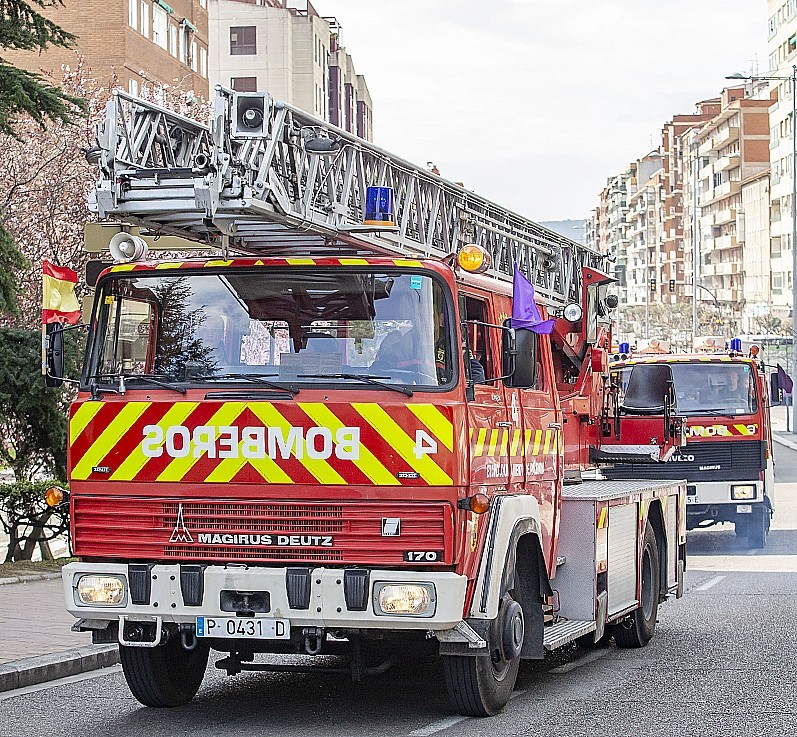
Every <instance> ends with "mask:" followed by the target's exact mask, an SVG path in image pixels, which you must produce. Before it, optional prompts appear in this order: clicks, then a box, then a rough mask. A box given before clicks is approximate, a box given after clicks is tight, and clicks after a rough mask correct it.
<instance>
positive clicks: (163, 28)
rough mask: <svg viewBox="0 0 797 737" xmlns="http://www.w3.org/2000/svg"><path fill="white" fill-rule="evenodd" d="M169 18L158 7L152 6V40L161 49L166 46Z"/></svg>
mask: <svg viewBox="0 0 797 737" xmlns="http://www.w3.org/2000/svg"><path fill="white" fill-rule="evenodd" d="M168 28H169V17H168V15H166V11H165V10H164V9H163V8H161V7H160V6H159V5H153V6H152V40H153V41H154V42H155V43H156V44H158V46H160V47H161V48H162V49H165V48H166V47H167V45H168Z"/></svg>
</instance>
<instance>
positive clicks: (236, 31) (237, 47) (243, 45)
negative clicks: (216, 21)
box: [230, 26, 257, 56]
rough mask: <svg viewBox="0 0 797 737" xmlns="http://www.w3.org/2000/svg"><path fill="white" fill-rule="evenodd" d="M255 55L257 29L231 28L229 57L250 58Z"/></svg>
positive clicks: (250, 27) (249, 27) (248, 27)
mask: <svg viewBox="0 0 797 737" xmlns="http://www.w3.org/2000/svg"><path fill="white" fill-rule="evenodd" d="M256 53H257V28H256V27H255V26H232V27H231V28H230V55H231V56H252V55H254V54H256Z"/></svg>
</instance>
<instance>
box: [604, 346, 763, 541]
mask: <svg viewBox="0 0 797 737" xmlns="http://www.w3.org/2000/svg"><path fill="white" fill-rule="evenodd" d="M635 366H659V367H661V368H662V369H663V370H664V371H665V372H666V377H667V381H668V382H669V383H670V384H671V386H672V403H671V406H670V407H669V412H670V413H671V414H672V416H673V417H676V418H680V419H681V420H682V422H683V423H684V433H685V444H684V445H683V446H682V447H680V448H677V449H676V450H675V452H673V453H672V454H671V456H670V457H669V462H668V463H666V464H663V465H655V466H644V467H643V466H642V465H638V464H635V463H630V464H623V465H617V466H615V467H613V468H607V469H606V470H605V474H606V475H607V476H608V477H609V478H631V477H633V476H634V475H636V474H638V473H641V472H643V470H646V472H647V473H648V477H649V478H654V479H655V478H669V477H671V476H675V477H685V478H686V479H687V481H688V486H687V529H692V528H697V527H710V526H712V525H715V524H718V523H722V522H732V523H734V525H735V527H736V534H737V535H740V536H742V537H744V538H745V539H746V541H747V543H748V545H749V547H751V548H762V547H764V545H765V543H766V538H767V534H768V532H769V525H770V520H771V518H772V514H773V511H774V492H775V479H774V469H773V458H772V432H771V427H770V422H769V396H768V393H767V383H766V376H765V373H764V370H763V364H761V363H760V362H759V361H757V360H756V359H755V358H745V357H743V356H740V355H738V353H731V354H730V355H729V354H727V353H726V354H724V355H723V354H713V355H705V354H695V355H665V356H657V357H655V358H653V357H645V358H636V359H631V360H627V361H621V362H618V363H614V364H612V374H613V377H614V382H615V384H616V385H617V389H618V391H619V393H620V401H619V403H618V406H619V407H622V406H623V402H624V401H625V400H624V397H625V396H626V394H627V388H628V380H629V377H630V376H631V372H632V370H634V367H635ZM639 419H640V418H634V420H631V419H630V418H629V420H628V421H627V424H626V426H625V427H626V428H628V429H627V431H626V436H625V437H626V439H628V438H632V436H633V435H634V434H641V435H642V436H645V437H647V429H646V428H643V427H641V426H640V425H639V424H637V425H636V426H634V422H637V423H638V422H639ZM647 419H648V421H649V422H650V421H653V422H655V421H656V420H655V419H653V418H650V417H649V416H648V418H647ZM632 439H633V438H632ZM636 439H637V440H639V441H642V440H644V438H636Z"/></svg>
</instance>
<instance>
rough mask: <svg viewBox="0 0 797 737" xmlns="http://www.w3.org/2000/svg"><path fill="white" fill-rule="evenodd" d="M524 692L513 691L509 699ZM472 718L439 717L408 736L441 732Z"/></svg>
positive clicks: (422, 736)
mask: <svg viewBox="0 0 797 737" xmlns="http://www.w3.org/2000/svg"><path fill="white" fill-rule="evenodd" d="M524 693H526V691H525V689H518V690H517V691H513V692H512V695H511V696H510V697H509V700H510V701H512V699H516V698H517V697H518V696H522V695H523V694H524ZM472 718H473V717H448V719H441V720H440V721H439V722H432V723H431V724H427V725H426V726H425V727H420V728H419V729H416V730H415V731H414V732H410V734H409V737H429V735H431V734H435V733H436V732H442V731H443V730H444V729H448V728H449V727H453V726H454V725H455V724H459V723H460V722H464V721H467V720H468V719H472Z"/></svg>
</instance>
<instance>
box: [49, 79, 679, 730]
mask: <svg viewBox="0 0 797 737" xmlns="http://www.w3.org/2000/svg"><path fill="white" fill-rule="evenodd" d="M97 150H98V158H99V171H100V177H99V181H98V184H97V186H96V189H95V190H94V192H93V194H92V197H91V205H92V206H93V207H94V208H95V209H96V211H97V212H98V214H99V216H100V218H101V220H102V221H104V222H106V223H107V222H109V221H110V222H112V223H115V224H114V225H102V226H99V229H100V230H104V232H105V233H106V235H105V237H104V241H103V242H104V243H105V244H106V245H107V246H108V247H109V249H110V252H111V254H112V256H113V257H114V262H113V263H109V264H107V268H104V270H102V271H101V273H99V277H98V279H97V280H96V283H94V281H95V280H94V279H92V280H91V281H92V283H94V287H95V298H94V303H93V310H92V312H91V316H90V319H89V320H88V321H87V322H88V331H89V332H88V347H87V351H86V358H85V366H84V368H83V373H82V376H81V377H80V379H79V387H78V395H77V399H76V401H75V402H74V404H73V406H72V410H71V416H70V428H69V433H70V436H69V443H70V446H69V469H70V494H71V498H70V504H71V524H72V536H73V537H72V540H73V546H74V551H75V554H76V555H78V556H79V557H80V562H78V563H72V564H70V565H68V566H66V567H65V568H64V573H63V576H64V579H63V580H64V591H65V597H66V605H67V608H68V610H69V611H70V612H71V613H72V614H73V615H74V616H75V617H77V618H78V619H79V622H78V625H77V627H78V629H81V630H90V631H92V632H93V636H94V641H95V642H118V643H119V649H120V657H121V662H122V668H123V671H124V674H125V678H126V679H127V683H128V684H129V686H130V689H131V691H132V692H133V694H134V695H135V696H136V698H137V699H138V700H139V701H141V702H142V703H143V704H146V705H149V706H155V707H163V706H174V705H177V704H182V703H185V702H186V701H188V700H190V699H191V698H193V696H194V695H195V694H196V692H197V690H198V688H199V686H200V684H201V681H202V679H203V675H204V673H205V669H206V664H207V662H208V655H209V652H210V651H211V650H214V651H219V652H222V653H226V657H224V658H222V659H220V660H218V661H217V662H216V663H215V665H216V667H218V668H221V669H223V670H226V672H227V673H229V674H235V673H238V672H240V671H244V670H279V671H283V670H289V669H301V668H304V667H307V666H302V665H286V664H284V663H283V662H279V661H276V662H275V659H274V658H273V657H272V658H271V659H269V658H266V657H264V654H281V653H293V654H296V653H299V654H302V655H305V656H307V657H308V658H312V657H313V656H318V655H335V654H341V655H342V656H345V657H346V658H348V660H346V661H345V662H346V663H347V665H346V667H347V668H348V669H349V670H350V671H351V674H352V677H353V678H360V677H362V676H363V675H366V674H369V673H375V672H380V671H381V670H384V669H385V668H386V667H388V666H389V664H390V663H391V662H392V660H393V659H394V658H395V657H398V656H406V655H421V654H425V653H429V652H433V653H434V654H438V655H440V656H442V662H443V665H444V672H445V677H446V682H447V685H448V690H449V693H450V696H451V699H452V702H453V704H454V706H455V708H456V709H457V710H458V711H459V712H460V713H462V714H469V715H491V714H495V713H496V712H497V711H499V710H500V709H501V708H502V707H503V706H504V705H505V704H506V702H507V700H508V699H509V697H510V695H511V692H512V688H513V685H514V682H515V678H516V675H517V671H518V665H519V662H520V660H521V659H523V658H536V659H539V658H542V657H544V654H545V651H546V650H551V649H553V648H557V647H560V646H562V645H564V644H566V643H569V642H573V641H575V640H580V641H582V642H584V641H589V642H597V641H598V640H600V639H602V638H604V637H607V636H609V635H613V636H614V637H615V639H616V641H617V643H618V644H619V645H621V646H625V647H640V646H643V645H645V644H646V643H647V642H648V640H649V639H650V638H651V637H652V635H653V632H654V628H655V624H656V615H657V608H658V606H659V604H660V603H661V602H663V601H664V600H666V599H667V598H668V597H669V596H680V595H681V592H682V584H683V572H684V564H685V535H686V517H685V485H684V483H683V482H678V481H667V480H660V481H650V480H647V479H646V480H631V481H628V480H625V481H606V480H600V479H599V477H598V476H597V475H596V474H595V473H594V463H593V462H591V460H590V447H593V450H594V449H595V448H599V446H600V445H601V437H602V434H603V431H604V427H603V424H602V422H601V416H602V410H603V404H604V401H605V399H606V396H608V383H607V381H606V378H607V376H608V358H607V356H608V349H609V347H610V345H611V339H610V337H611V336H610V319H609V311H610V309H611V307H612V305H613V304H616V302H615V301H614V299H613V297H612V296H611V295H609V294H608V292H607V289H608V287H609V284H610V282H611V281H612V280H611V279H610V278H608V277H607V276H606V275H605V274H604V273H602V272H601V270H600V266H601V263H602V259H601V257H600V255H599V254H597V253H595V252H593V251H591V250H589V249H587V248H585V247H584V246H582V245H580V244H577V243H575V242H573V241H570V240H568V239H566V238H564V237H562V236H559V235H558V234H556V233H553V232H551V231H548V230H546V229H545V228H542V227H540V226H539V225H536V224H535V223H533V222H531V221H528V220H526V219H524V218H522V217H520V216H518V215H516V214H514V213H511V212H509V211H507V210H505V209H503V208H501V207H499V206H497V205H495V204H494V203H491V202H489V201H487V200H485V199H483V198H480V197H478V196H476V195H474V194H473V193H471V192H468V191H466V190H465V189H463V188H461V187H459V186H456V185H454V184H451V183H449V182H446V181H445V180H443V179H441V178H440V177H438V176H435V175H433V174H430V173H429V172H426V171H424V170H423V169H420V168H418V167H415V166H414V165H412V164H409V163H408V162H406V161H403V160H401V159H397V158H395V157H393V156H391V155H390V154H388V153H386V152H385V151H382V150H380V149H378V148H376V147H374V146H372V145H371V144H369V143H367V142H365V141H362V140H360V139H357V138H355V137H352V136H350V135H348V134H347V133H345V132H344V131H341V130H339V129H337V128H333V127H331V126H329V125H328V124H326V123H323V122H322V121H319V120H316V119H314V118H311V117H309V116H308V115H307V114H305V113H303V112H302V111H299V110H297V109H295V108H292V107H291V106H289V105H286V104H283V103H278V102H275V101H273V100H271V99H270V98H269V97H268V96H267V95H263V94H239V93H232V92H229V91H226V90H220V91H219V95H218V100H217V109H216V114H215V118H214V123H213V128H212V129H208V128H206V127H204V126H202V125H199V124H197V123H195V122H194V121H191V120H189V119H187V118H183V117H181V116H179V115H176V114H174V113H171V112H169V111H168V110H165V109H162V108H159V107H157V106H153V105H151V104H148V103H145V102H143V101H141V100H137V99H134V98H130V97H128V96H126V95H125V94H122V93H117V94H116V96H115V98H114V100H113V101H112V102H111V104H110V105H109V108H108V114H107V119H106V121H105V123H104V125H103V126H102V127H101V128H100V130H99V135H98V149H97ZM372 183H376V184H378V185H380V186H378V187H376V188H375V189H374V188H371V187H369V186H368V185H370V184H372ZM388 184H389V185H390V188H387V187H386V186H384V185H388ZM364 211H365V213H366V215H365V218H363V212H364ZM147 243H148V244H149V245H150V246H153V247H156V248H165V249H172V250H177V251H182V252H185V251H186V250H188V249H190V248H192V249H195V250H196V249H205V251H206V253H205V255H204V256H203V257H202V258H190V259H186V258H182V257H181V258H174V257H169V256H168V255H166V256H163V257H161V258H160V259H159V260H157V261H151V260H150V261H148V260H146V259H143V260H142V258H143V256H144V252H145V250H146V249H145V246H146V245H147ZM516 270H517V271H518V272H519V273H520V274H522V275H524V276H525V278H526V279H528V281H527V282H525V283H526V285H527V286H526V288H528V286H531V285H533V287H534V289H535V290H536V300H537V305H535V304H534V303H532V305H531V306H530V305H529V304H526V305H525V307H526V308H529V307H530V308H531V312H535V311H537V312H539V319H540V321H544V319H545V318H546V317H548V318H550V319H553V320H555V324H554V327H553V332H552V333H548V332H546V331H545V330H544V329H542V328H540V330H538V331H534V330H531V329H516V328H515V327H513V326H512V320H511V316H512V313H513V307H514V306H516V305H514V306H513V299H512V297H513V279H517V278H518V277H517V276H516V275H515V271H516ZM93 271H94V272H95V273H98V272H97V269H93ZM521 281H522V280H521ZM515 298H516V299H517V295H515ZM540 311H541V312H540ZM541 324H542V322H541ZM61 340H62V332H61V331H60V330H53V331H51V334H50V338H49V359H48V360H49V372H50V381H51V382H53V383H58V381H59V380H60V379H63V375H62V370H61V369H60V368H59V367H58V361H57V357H58V354H59V344H60V341H61ZM671 442H672V438H664V437H662V438H661V446H662V447H666V446H667V445H668V443H671ZM648 446H649V444H648ZM646 451H647V452H649V447H648V448H646ZM565 480H566V481H567V482H569V483H568V484H567V485H563V482H564V481H565ZM325 662H326V661H325ZM313 667H315V668H320V669H323V668H324V667H328V666H324V665H317V666H313ZM337 669H338V670H339V667H338V668H337Z"/></svg>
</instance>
